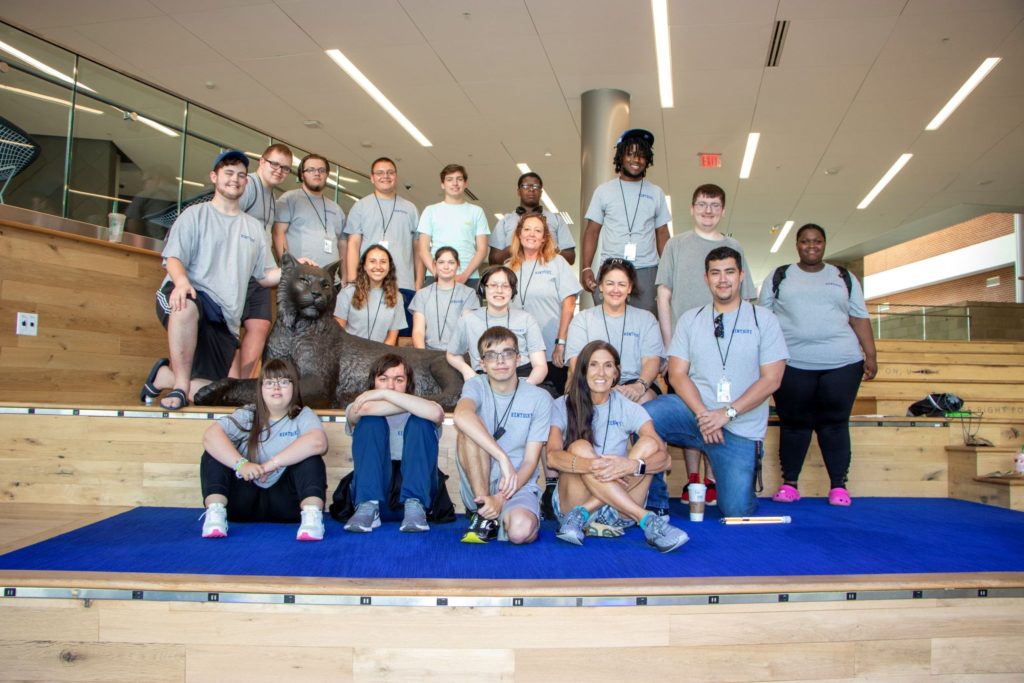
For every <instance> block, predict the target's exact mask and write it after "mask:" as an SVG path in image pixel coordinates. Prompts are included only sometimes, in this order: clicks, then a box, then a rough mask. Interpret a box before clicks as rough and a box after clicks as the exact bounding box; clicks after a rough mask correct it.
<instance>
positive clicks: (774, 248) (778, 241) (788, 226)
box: [771, 221, 793, 254]
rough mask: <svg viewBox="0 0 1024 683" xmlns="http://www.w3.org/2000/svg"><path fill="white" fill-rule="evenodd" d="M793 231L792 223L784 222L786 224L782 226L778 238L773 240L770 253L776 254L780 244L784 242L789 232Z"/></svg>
mask: <svg viewBox="0 0 1024 683" xmlns="http://www.w3.org/2000/svg"><path fill="white" fill-rule="evenodd" d="M792 229H793V221H786V224H785V225H783V226H782V231H781V232H779V236H778V237H776V238H775V244H773V245H772V248H771V253H773V254H774V253H776V252H777V251H778V250H779V248H780V247H782V243H783V242H785V241H786V236H787V235H789V231H790V230H792Z"/></svg>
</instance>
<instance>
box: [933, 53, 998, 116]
mask: <svg viewBox="0 0 1024 683" xmlns="http://www.w3.org/2000/svg"><path fill="white" fill-rule="evenodd" d="M1000 61H1001V59H1000V58H999V57H989V58H988V59H986V60H985V61H984V62H982V63H981V66H979V67H978V68H977V69H976V70H975V72H974V73H973V74H971V77H970V78H968V79H967V80H966V81H964V84H963V85H961V86H960V89H959V90H957V91H956V94H955V95H953V96H952V97H951V98H949V102H946V106H944V107H943V108H942V109H940V110H939V113H938V114H936V115H935V118H934V119H932V120H931V123H929V124H928V125H927V126H925V128H924V129H925V130H938V129H939V126H941V125H942V124H943V123H945V122H946V119H948V118H949V117H950V116H951V115H952V114H953V112H955V111H956V109H957V107H959V106H960V105H961V104H963V102H964V100H966V99H967V96H968V95H970V94H971V92H973V91H974V89H975V88H977V87H978V86H979V85H980V84H981V82H982V81H983V80H985V77H986V76H988V75H989V73H991V71H992V69H994V68H996V64H998V63H999V62H1000Z"/></svg>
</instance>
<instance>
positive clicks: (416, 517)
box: [398, 498, 430, 533]
mask: <svg viewBox="0 0 1024 683" xmlns="http://www.w3.org/2000/svg"><path fill="white" fill-rule="evenodd" d="M398 530H399V531H405V532H409V533H415V532H417V531H430V525H429V524H427V511H426V510H424V509H423V503H421V502H420V501H419V500H418V499H416V498H409V499H407V500H406V501H405V517H404V518H403V519H402V526H400V527H398Z"/></svg>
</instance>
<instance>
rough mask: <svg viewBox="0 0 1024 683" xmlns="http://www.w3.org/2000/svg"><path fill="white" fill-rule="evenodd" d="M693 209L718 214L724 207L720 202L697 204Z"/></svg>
mask: <svg viewBox="0 0 1024 683" xmlns="http://www.w3.org/2000/svg"><path fill="white" fill-rule="evenodd" d="M693 208H695V209H697V210H698V211H710V212H711V213H718V212H719V211H721V210H722V208H723V207H722V205H721V203H719V202H696V203H694V205H693Z"/></svg>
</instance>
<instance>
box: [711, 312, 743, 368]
mask: <svg viewBox="0 0 1024 683" xmlns="http://www.w3.org/2000/svg"><path fill="white" fill-rule="evenodd" d="M742 310H743V302H742V301H741V302H740V307H739V308H737V309H736V320H734V321H733V322H732V332H730V333H729V343H728V344H727V345H726V347H725V355H724V356H723V355H722V342H721V341H720V340H719V338H718V337H715V345H716V346H718V357H719V358H721V359H722V372H723V373H724V372H725V361H727V360H729V349H731V348H732V338H733V337H735V336H736V325H738V324H739V322H740V311H742ZM711 315H712V318H711V322H712V323H714V319H715V317H716V316H715V307H714V306H712V307H711ZM718 315H721V316H724V315H725V313H719V314H718ZM723 320H724V318H723ZM722 328H723V330H724V329H725V323H724V322H723V323H722Z"/></svg>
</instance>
